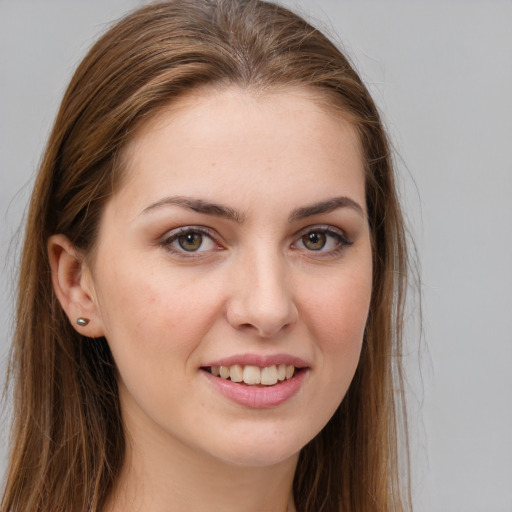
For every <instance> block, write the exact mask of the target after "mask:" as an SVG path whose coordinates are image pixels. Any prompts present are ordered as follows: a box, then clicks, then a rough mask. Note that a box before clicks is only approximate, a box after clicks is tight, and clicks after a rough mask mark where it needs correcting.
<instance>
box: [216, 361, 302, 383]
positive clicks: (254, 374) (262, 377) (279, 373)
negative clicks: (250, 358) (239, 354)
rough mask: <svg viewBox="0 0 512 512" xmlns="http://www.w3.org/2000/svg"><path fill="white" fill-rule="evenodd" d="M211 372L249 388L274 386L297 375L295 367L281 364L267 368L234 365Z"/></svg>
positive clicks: (218, 367)
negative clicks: (246, 385)
mask: <svg viewBox="0 0 512 512" xmlns="http://www.w3.org/2000/svg"><path fill="white" fill-rule="evenodd" d="M210 372H211V373H212V375H215V376H216V377H221V378H222V379H231V381H232V382H244V384H248V385H249V386H255V385H258V384H263V385H264V386H273V385H274V384H277V382H278V381H284V380H286V379H291V378H292V377H293V375H294V374H295V367H294V366H293V365H286V364H280V365H279V366H277V365H272V366H265V367H264V368H260V367H259V366H253V365H247V366H242V365H240V364H234V365H232V366H212V367H210Z"/></svg>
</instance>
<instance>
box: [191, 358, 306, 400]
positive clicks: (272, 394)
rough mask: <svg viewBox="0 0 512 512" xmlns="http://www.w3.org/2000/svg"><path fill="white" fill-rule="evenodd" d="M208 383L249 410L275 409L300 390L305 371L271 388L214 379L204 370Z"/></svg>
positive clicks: (219, 378)
mask: <svg viewBox="0 0 512 512" xmlns="http://www.w3.org/2000/svg"><path fill="white" fill-rule="evenodd" d="M201 371H202V373H203V374H204V375H205V377H206V378H207V379H208V381H209V382H210V383H211V384H212V385H213V386H215V388H216V389H217V390H218V391H220V393H221V394H222V395H224V396H225V397H226V398H229V399H230V400H231V401H233V402H236V403H237V404H240V405H243V406H245V407H250V408H251V409H266V408H269V407H276V406H278V405H281V404H282V403H284V402H286V401H287V400H289V399H290V398H292V397H293V396H294V395H295V394H296V393H297V392H298V391H299V389H300V388H301V386H302V383H303V382H304V377H305V376H306V373H307V370H306V369H305V368H304V369H301V370H300V371H299V372H297V373H296V374H295V375H294V376H293V377H292V378H291V379H287V380H284V381H282V382H279V383H277V384H274V385H273V386H265V387H263V386H248V385H246V384H239V383H238V382H231V381H230V380H227V379H222V378H221V377H215V376H214V375H212V374H211V373H210V372H208V371H206V370H201Z"/></svg>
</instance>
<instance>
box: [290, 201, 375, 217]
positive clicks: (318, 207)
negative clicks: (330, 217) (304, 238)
mask: <svg viewBox="0 0 512 512" xmlns="http://www.w3.org/2000/svg"><path fill="white" fill-rule="evenodd" d="M338 208H351V209H353V210H355V211H356V212H357V213H358V214H359V215H361V216H362V217H366V215H365V213H364V210H363V207H362V206H361V205H360V204H359V203H357V202H356V201H354V200H353V199H350V197H345V196H341V197H332V198H331V199H327V200H325V201H319V202H318V203H313V204H310V205H307V206H303V207H301V208H296V209H295V210H293V212H292V213H291V214H290V216H289V217H288V220H289V221H290V222H294V221H297V220H302V219H305V218H307V217H313V216H314V215H319V214H321V213H329V212H332V211H334V210H337V209H338Z"/></svg>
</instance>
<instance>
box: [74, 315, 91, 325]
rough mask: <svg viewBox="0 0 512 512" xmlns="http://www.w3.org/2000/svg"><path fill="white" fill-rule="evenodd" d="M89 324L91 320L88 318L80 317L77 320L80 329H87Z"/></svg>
mask: <svg viewBox="0 0 512 512" xmlns="http://www.w3.org/2000/svg"><path fill="white" fill-rule="evenodd" d="M89 322H90V320H89V319H88V318H83V317H80V318H77V319H76V325H79V326H80V327H85V326H86V325H87V324H88V323H89Z"/></svg>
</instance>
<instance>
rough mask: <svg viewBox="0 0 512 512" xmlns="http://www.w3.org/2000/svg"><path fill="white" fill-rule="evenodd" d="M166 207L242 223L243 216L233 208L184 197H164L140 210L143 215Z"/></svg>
mask: <svg viewBox="0 0 512 512" xmlns="http://www.w3.org/2000/svg"><path fill="white" fill-rule="evenodd" d="M168 205H176V206H181V207H182V208H186V209H187V210H192V211H194V212H198V213H203V214H205V215H214V216H216V217H222V218H225V219H228V220H233V221H235V222H237V223H238V224H241V223H242V222H243V221H244V215H243V214H242V213H240V212H238V211H237V210H235V209H234V208H229V207H228V206H223V205H221V204H217V203H211V202H210V201H204V200H203V199H195V198H193V197H184V196H174V197H165V198H164V199H161V200H160V201H157V202H156V203H153V204H152V205H150V206H148V207H147V208H145V209H144V210H142V213H143V214H145V213H148V212H151V211H153V210H156V209H158V208H162V207H163V206H168Z"/></svg>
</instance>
